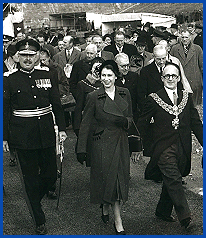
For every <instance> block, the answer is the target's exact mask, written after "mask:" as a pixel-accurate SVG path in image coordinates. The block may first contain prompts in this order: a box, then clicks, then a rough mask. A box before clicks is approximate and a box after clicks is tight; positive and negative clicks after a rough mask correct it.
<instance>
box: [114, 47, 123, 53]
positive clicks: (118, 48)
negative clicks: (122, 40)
mask: <svg viewBox="0 0 206 238" xmlns="http://www.w3.org/2000/svg"><path fill="white" fill-rule="evenodd" d="M115 46H116V48H117V50H118V51H119V52H122V49H123V46H122V47H119V46H117V45H115Z"/></svg>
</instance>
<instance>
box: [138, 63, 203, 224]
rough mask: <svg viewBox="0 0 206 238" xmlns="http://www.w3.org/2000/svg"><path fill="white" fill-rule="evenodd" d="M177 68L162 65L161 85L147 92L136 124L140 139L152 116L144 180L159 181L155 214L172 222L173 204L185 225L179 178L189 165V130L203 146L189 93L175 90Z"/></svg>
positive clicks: (187, 221)
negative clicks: (149, 153) (149, 152)
mask: <svg viewBox="0 0 206 238" xmlns="http://www.w3.org/2000/svg"><path fill="white" fill-rule="evenodd" d="M179 75H180V70H179V67H178V66H177V65H175V64H173V63H170V64H168V65H166V66H165V68H164V70H163V74H162V76H161V79H162V81H163V83H164V87H163V88H162V89H161V90H159V91H158V92H156V93H151V94H150V95H149V96H148V98H147V101H146V103H145V105H144V109H143V112H142V115H141V116H140V119H139V121H138V126H139V129H140V134H141V136H142V137H143V141H144V140H145V141H146V140H147V136H148V134H147V128H148V125H149V123H150V120H151V118H152V117H153V119H154V126H153V132H152V134H153V144H152V145H151V147H152V150H151V151H152V152H151V159H150V162H149V163H148V165H147V167H146V170H145V179H148V180H160V179H162V180H163V186H162V193H161V195H160V200H159V202H158V205H157V208H156V212H155V215H156V216H157V217H158V218H160V219H162V220H165V221H168V222H173V221H175V220H174V218H173V217H172V216H171V213H172V209H173V207H174V209H175V211H176V214H177V217H178V220H179V221H180V224H181V226H183V227H185V228H188V226H189V224H190V222H191V212H190V209H189V206H188V203H187V199H186V196H185V193H184V188H183V187H182V177H185V176H187V175H188V174H189V172H190V168H191V150H192V138H191V131H193V133H194V134H195V136H196V137H197V139H198V141H199V142H200V144H201V145H203V127H202V122H201V121H200V118H199V115H198V112H197V110H196V109H195V107H194V105H193V100H192V97H191V94H189V93H188V92H187V91H185V90H178V89H177V83H178V82H179V81H180V76H179Z"/></svg>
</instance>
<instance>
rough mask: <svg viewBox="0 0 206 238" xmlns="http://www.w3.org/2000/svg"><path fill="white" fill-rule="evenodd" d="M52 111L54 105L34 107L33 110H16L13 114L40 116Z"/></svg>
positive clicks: (18, 115) (17, 115)
mask: <svg viewBox="0 0 206 238" xmlns="http://www.w3.org/2000/svg"><path fill="white" fill-rule="evenodd" d="M51 112H52V105H49V106H48V107H43V108H38V109H33V110H14V111H13V115H14V116H16V117H39V116H44V115H46V114H49V113H51Z"/></svg>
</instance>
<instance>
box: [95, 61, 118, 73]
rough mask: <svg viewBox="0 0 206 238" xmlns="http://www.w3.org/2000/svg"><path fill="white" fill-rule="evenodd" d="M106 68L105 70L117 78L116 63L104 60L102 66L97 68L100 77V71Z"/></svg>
mask: <svg viewBox="0 0 206 238" xmlns="http://www.w3.org/2000/svg"><path fill="white" fill-rule="evenodd" d="M104 68H106V69H111V70H112V71H113V72H114V74H115V75H116V76H117V77H119V68H118V65H117V63H116V62H115V61H114V60H106V61H104V62H103V63H102V65H101V66H100V68H99V73H100V75H101V72H102V70H103V69H104Z"/></svg>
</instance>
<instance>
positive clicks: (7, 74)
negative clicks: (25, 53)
mask: <svg viewBox="0 0 206 238" xmlns="http://www.w3.org/2000/svg"><path fill="white" fill-rule="evenodd" d="M17 71H18V69H12V70H11V71H8V72H4V74H3V76H5V77H9V75H11V74H13V73H15V72H17Z"/></svg>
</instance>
